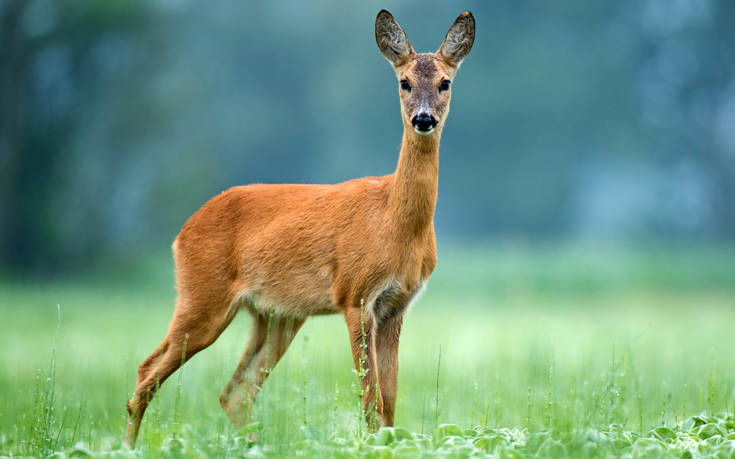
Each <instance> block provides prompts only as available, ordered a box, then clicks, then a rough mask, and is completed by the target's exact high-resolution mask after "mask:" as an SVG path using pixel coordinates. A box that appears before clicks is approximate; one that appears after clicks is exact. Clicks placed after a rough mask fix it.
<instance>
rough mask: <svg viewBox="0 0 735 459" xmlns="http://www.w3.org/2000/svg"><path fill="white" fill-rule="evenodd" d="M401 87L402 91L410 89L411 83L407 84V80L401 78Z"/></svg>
mask: <svg viewBox="0 0 735 459" xmlns="http://www.w3.org/2000/svg"><path fill="white" fill-rule="evenodd" d="M401 89H403V90H404V91H410V90H411V85H410V84H408V80H401Z"/></svg>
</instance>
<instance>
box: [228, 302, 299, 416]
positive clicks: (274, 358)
mask: <svg viewBox="0 0 735 459" xmlns="http://www.w3.org/2000/svg"><path fill="white" fill-rule="evenodd" d="M305 320H306V319H302V318H283V317H278V316H273V315H271V316H266V315H264V314H261V313H257V312H253V332H252V335H251V337H250V342H249V343H248V346H247V348H246V349H245V353H244V354H243V356H242V358H241V359H240V363H239V364H238V365H237V369H236V370H235V373H234V374H233V375H232V378H231V379H230V381H229V382H228V383H227V385H226V386H225V388H224V390H223V391H222V394H221V395H220V398H219V401H220V405H221V406H222V409H223V410H224V411H225V413H226V414H227V417H228V418H230V421H232V423H233V424H234V425H235V427H240V426H242V425H243V424H244V423H246V422H247V421H248V420H249V419H250V417H251V415H252V410H253V404H254V403H255V398H256V396H257V395H258V392H259V390H260V388H261V387H262V385H263V383H264V382H265V379H266V378H267V377H268V375H269V374H270V372H271V370H273V368H274V367H275V366H276V364H277V363H278V361H279V360H280V359H281V357H283V355H284V354H285V353H286V349H288V346H289V345H290V344H291V342H292V341H293V338H294V336H296V333H297V332H298V331H299V329H300V328H301V326H302V325H303V324H304V321H305Z"/></svg>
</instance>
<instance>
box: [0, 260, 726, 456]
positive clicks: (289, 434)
mask: <svg viewBox="0 0 735 459" xmlns="http://www.w3.org/2000/svg"><path fill="white" fill-rule="evenodd" d="M171 264H172V263H171V262H170V261H169V260H168V259H167V258H164V257H161V258H155V259H153V261H152V262H151V263H149V264H147V265H145V266H140V267H137V268H136V270H134V271H131V272H122V273H116V274H115V275H113V276H100V277H99V278H98V279H95V278H85V279H83V280H78V281H75V282H71V281H67V282H63V283H54V284H50V285H48V284H46V285H36V284H32V283H25V282H22V281H14V282H10V281H3V282H0V320H1V323H2V327H1V328H0V330H2V331H1V335H0V336H2V352H1V353H0V394H2V397H1V398H0V455H3V456H39V457H47V456H54V457H83V456H87V455H105V456H145V457H160V456H164V457H188V456H200V457H241V456H248V457H250V456H267V457H273V456H282V457H294V456H305V457H354V456H361V457H381V458H383V457H422V456H425V457H435V456H445V457H477V456H479V457H481V456H484V455H491V456H501V457H516V456H542V457H557V456H573V457H592V456H605V455H612V456H624V455H628V456H631V457H647V456H650V457H661V456H671V457H699V456H709V455H712V456H718V457H735V417H734V416H733V411H734V410H735V358H733V349H734V346H733V343H735V336H734V335H735V326H734V325H735V250H733V249H732V248H725V249H723V248H701V249H696V250H695V249H662V248H647V249H640V250H634V249H630V248H628V249H625V250H617V249H615V248H610V247H606V248H595V247H584V248H575V247H563V248H559V249H551V248H546V249H544V248H536V249H529V248H523V247H489V248H473V249H457V248H454V249H452V248H443V247H440V260H439V266H438V268H437V271H436V272H435V275H434V277H433V278H432V280H431V282H430V284H429V288H428V290H427V291H426V293H425V294H424V296H423V298H422V299H420V300H419V301H418V303H417V304H415V305H414V307H413V309H412V310H411V311H410V312H409V315H408V316H407V318H406V320H405V322H404V323H405V325H404V332H403V337H402V340H401V349H400V366H401V370H400V375H399V395H398V406H397V412H396V425H397V426H400V427H396V428H395V429H383V430H381V431H380V432H379V433H377V434H368V433H366V431H365V427H364V425H363V424H362V421H361V416H360V409H359V401H358V389H357V376H356V375H355V373H354V371H353V367H352V359H351V356H350V352H349V346H348V342H347V331H346V327H345V326H344V322H343V319H342V318H341V317H338V316H333V317H319V318H312V319H310V320H309V321H307V323H306V325H305V326H304V328H303V329H302V331H301V332H299V334H298V335H297V337H296V339H295V341H294V343H293V345H292V346H291V347H290V349H289V351H288V353H287V354H286V357H285V358H284V359H283V361H282V362H281V363H280V364H279V365H278V366H277V367H276V369H275V370H274V371H273V374H272V375H271V377H270V379H269V380H268V381H267V383H266V385H265V387H264V389H263V391H262V392H261V394H260V396H259V399H258V404H257V406H256V411H255V416H254V419H253V421H254V423H253V424H251V425H249V426H247V427H246V428H245V429H243V430H242V431H240V432H236V431H234V429H233V428H232V426H231V425H230V424H229V421H228V420H227V418H226V416H225V415H224V413H223V412H222V411H221V409H220V407H219V403H218V396H219V393H220V391H221V389H222V387H223V386H224V385H225V383H226V382H227V380H228V379H229V377H230V375H231V374H232V371H233V370H234V368H235V366H236V364H237V362H238V360H239V358H240V355H241V353H242V351H243V350H244V347H245V344H246V342H247V338H248V336H247V335H248V332H249V327H248V323H247V322H248V320H249V318H248V317H247V314H241V315H240V316H238V318H237V319H236V320H235V321H234V322H233V324H232V325H231V326H230V327H229V328H228V329H227V330H226V331H225V333H224V334H223V335H222V337H221V338H220V339H219V340H218V341H217V342H216V343H215V344H214V345H213V346H212V347H210V348H209V349H207V350H205V351H203V352H201V353H199V354H198V355H197V356H196V357H194V358H193V359H192V360H191V361H190V362H189V363H187V365H185V366H184V367H183V372H179V373H176V374H174V375H173V376H172V377H171V378H170V379H169V380H168V381H167V382H166V384H165V385H164V386H163V388H162V389H161V392H160V393H159V396H158V397H157V398H156V399H155V400H154V402H153V403H152V404H151V407H150V408H149V410H148V412H147V414H146V418H145V420H144V422H143V426H142V429H141V436H140V439H139V444H138V448H137V449H136V450H135V451H132V452H131V451H127V450H121V449H120V448H121V442H122V437H123V434H124V429H125V423H126V412H125V408H124V403H125V401H126V400H127V399H128V398H129V396H130V394H131V391H132V390H133V388H134V384H135V375H136V370H137V366H138V364H139V363H140V361H141V360H142V359H143V358H144V357H146V356H147V355H148V354H149V353H150V352H151V351H152V350H153V349H154V348H155V347H156V346H157V345H158V343H159V342H160V340H161V338H162V337H163V335H164V333H165V331H166V327H167V324H168V320H169V318H170V316H171V313H172V311H173V301H174V290H173V277H172V274H171V270H172V266H171ZM111 279H113V280H111ZM57 305H59V308H58V310H60V321H59V320H58V314H57ZM252 432H255V433H257V438H258V439H257V441H255V442H253V441H251V440H250V433H252ZM687 455H688V456H687Z"/></svg>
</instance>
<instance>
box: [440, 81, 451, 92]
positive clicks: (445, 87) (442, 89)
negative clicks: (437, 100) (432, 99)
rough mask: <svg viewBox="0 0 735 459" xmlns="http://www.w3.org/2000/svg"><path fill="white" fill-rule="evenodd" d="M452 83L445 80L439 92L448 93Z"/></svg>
mask: <svg viewBox="0 0 735 459" xmlns="http://www.w3.org/2000/svg"><path fill="white" fill-rule="evenodd" d="M449 85H450V81H449V80H444V81H442V82H441V84H440V85H439V91H448V90H449Z"/></svg>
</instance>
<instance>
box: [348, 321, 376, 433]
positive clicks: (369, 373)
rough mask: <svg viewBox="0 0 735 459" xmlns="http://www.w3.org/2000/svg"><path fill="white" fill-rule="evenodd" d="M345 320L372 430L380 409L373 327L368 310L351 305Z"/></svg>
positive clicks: (366, 419) (366, 413) (369, 426)
mask: <svg viewBox="0 0 735 459" xmlns="http://www.w3.org/2000/svg"><path fill="white" fill-rule="evenodd" d="M345 321H346V322H347V328H348V329H349V334H350V347H351V349H352V358H353V360H354V361H355V368H356V369H357V373H358V377H359V378H360V380H361V382H362V394H363V395H362V407H363V412H364V413H365V421H367V425H368V428H369V429H370V430H372V431H375V430H377V429H378V427H379V425H378V419H377V416H376V413H378V412H381V411H382V406H380V404H381V401H380V399H379V398H378V397H377V394H378V375H377V373H378V371H377V367H376V365H375V329H374V321H373V318H372V316H371V315H370V313H369V311H367V309H364V308H360V307H351V308H348V309H347V311H345Z"/></svg>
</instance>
